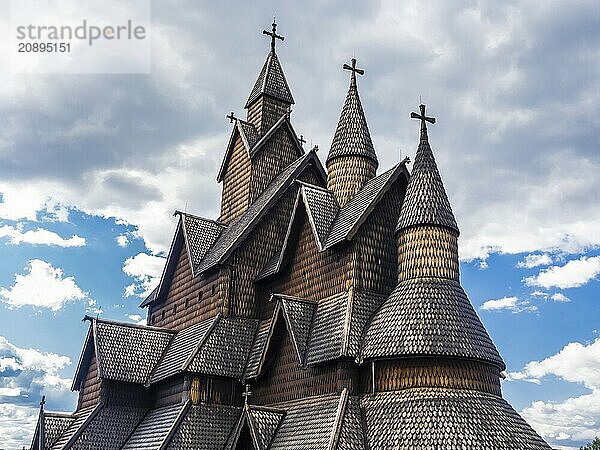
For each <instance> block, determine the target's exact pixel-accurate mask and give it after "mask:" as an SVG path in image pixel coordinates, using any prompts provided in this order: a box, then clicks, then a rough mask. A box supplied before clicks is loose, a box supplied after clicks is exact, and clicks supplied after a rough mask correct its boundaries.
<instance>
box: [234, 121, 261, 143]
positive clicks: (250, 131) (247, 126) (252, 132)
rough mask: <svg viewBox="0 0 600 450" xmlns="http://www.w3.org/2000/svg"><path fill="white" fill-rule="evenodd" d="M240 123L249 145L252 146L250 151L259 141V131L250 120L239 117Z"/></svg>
mask: <svg viewBox="0 0 600 450" xmlns="http://www.w3.org/2000/svg"><path fill="white" fill-rule="evenodd" d="M238 123H239V125H240V128H241V129H242V133H243V134H244V137H245V138H246V141H247V142H248V145H249V146H250V148H249V149H248V151H250V149H251V148H252V147H253V146H254V144H256V143H257V142H258V139H259V136H258V131H256V128H255V127H254V125H252V124H251V123H250V122H246V121H244V120H239V119H238Z"/></svg>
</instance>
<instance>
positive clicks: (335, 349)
mask: <svg viewBox="0 0 600 450" xmlns="http://www.w3.org/2000/svg"><path fill="white" fill-rule="evenodd" d="M347 302H348V296H347V295H346V294H344V295H340V296H337V297H332V298H331V299H328V300H326V301H323V302H319V304H318V306H317V311H316V312H315V318H314V323H313V326H312V331H311V333H310V340H309V344H308V351H307V355H306V363H307V364H308V365H313V364H318V363H321V362H325V361H330V360H332V359H336V358H338V357H340V355H341V353H342V340H343V338H344V324H345V321H346V310H347V308H346V305H347Z"/></svg>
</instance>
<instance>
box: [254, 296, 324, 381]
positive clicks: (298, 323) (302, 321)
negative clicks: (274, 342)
mask: <svg viewBox="0 0 600 450" xmlns="http://www.w3.org/2000/svg"><path fill="white" fill-rule="evenodd" d="M271 301H277V304H276V305H275V308H274V309H273V315H272V316H271V318H270V319H268V320H264V321H261V322H260V324H259V326H258V331H257V333H256V336H255V337H254V341H253V343H252V348H251V350H250V355H249V356H248V361H247V363H246V371H245V374H244V379H250V378H256V377H258V376H259V375H260V374H261V373H262V370H263V363H264V361H265V356H266V354H267V351H268V350H269V347H270V345H271V338H272V337H273V334H274V332H275V326H276V324H277V322H278V320H280V319H283V322H284V323H285V327H286V329H287V332H288V333H289V335H290V338H291V340H292V343H293V344H294V349H295V350H296V356H297V357H298V365H300V366H302V365H304V362H305V360H306V351H307V347H308V339H309V336H310V331H311V328H312V324H313V318H314V313H315V310H316V307H317V304H316V303H315V302H313V301H310V300H306V299H301V298H297V297H291V296H289V295H282V294H273V295H272V296H271ZM280 323H281V321H280Z"/></svg>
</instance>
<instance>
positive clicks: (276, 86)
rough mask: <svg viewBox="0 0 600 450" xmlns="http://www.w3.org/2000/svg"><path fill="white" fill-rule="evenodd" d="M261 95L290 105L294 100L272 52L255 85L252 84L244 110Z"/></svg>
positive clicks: (277, 60) (275, 55) (277, 59)
mask: <svg viewBox="0 0 600 450" xmlns="http://www.w3.org/2000/svg"><path fill="white" fill-rule="evenodd" d="M263 94H266V95H268V96H270V97H274V98H277V99H279V100H283V101H284V102H287V103H290V104H293V103H294V98H293V97H292V93H291V91H290V88H289V86H288V84H287V80H286V79H285V75H284V74H283V69H282V68H281V64H280V63H279V58H278V57H277V54H276V53H275V52H273V51H272V52H270V53H269V55H268V56H267V60H266V61H265V64H264V65H263V67H262V70H261V71H260V74H259V75H258V79H257V80H256V83H254V87H253V88H252V91H250V96H249V97H248V101H247V102H246V106H245V108H247V107H248V106H250V105H251V104H252V103H253V102H254V101H255V100H256V99H258V98H259V97H260V96H261V95H263Z"/></svg>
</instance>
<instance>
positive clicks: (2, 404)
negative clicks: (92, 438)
mask: <svg viewBox="0 0 600 450" xmlns="http://www.w3.org/2000/svg"><path fill="white" fill-rule="evenodd" d="M70 365H71V360H70V358H68V357H67V356H62V355H57V354H55V353H50V352H43V351H40V350H37V349H33V348H20V347H17V346H16V345H14V344H12V343H11V342H9V341H8V340H7V339H6V338H5V337H3V336H0V430H1V432H0V448H21V447H22V446H23V445H28V444H29V441H30V439H31V435H32V434H33V431H34V430H35V420H36V418H37V408H36V407H35V406H32V405H36V404H37V402H39V399H40V397H41V396H42V395H46V397H47V399H48V402H49V404H51V405H53V407H54V408H57V407H58V408H65V409H70V408H72V406H73V400H74V397H75V394H73V393H71V390H70V387H71V382H70V380H68V379H65V378H62V377H61V376H60V375H59V371H60V370H61V369H64V368H65V367H67V366H70Z"/></svg>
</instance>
